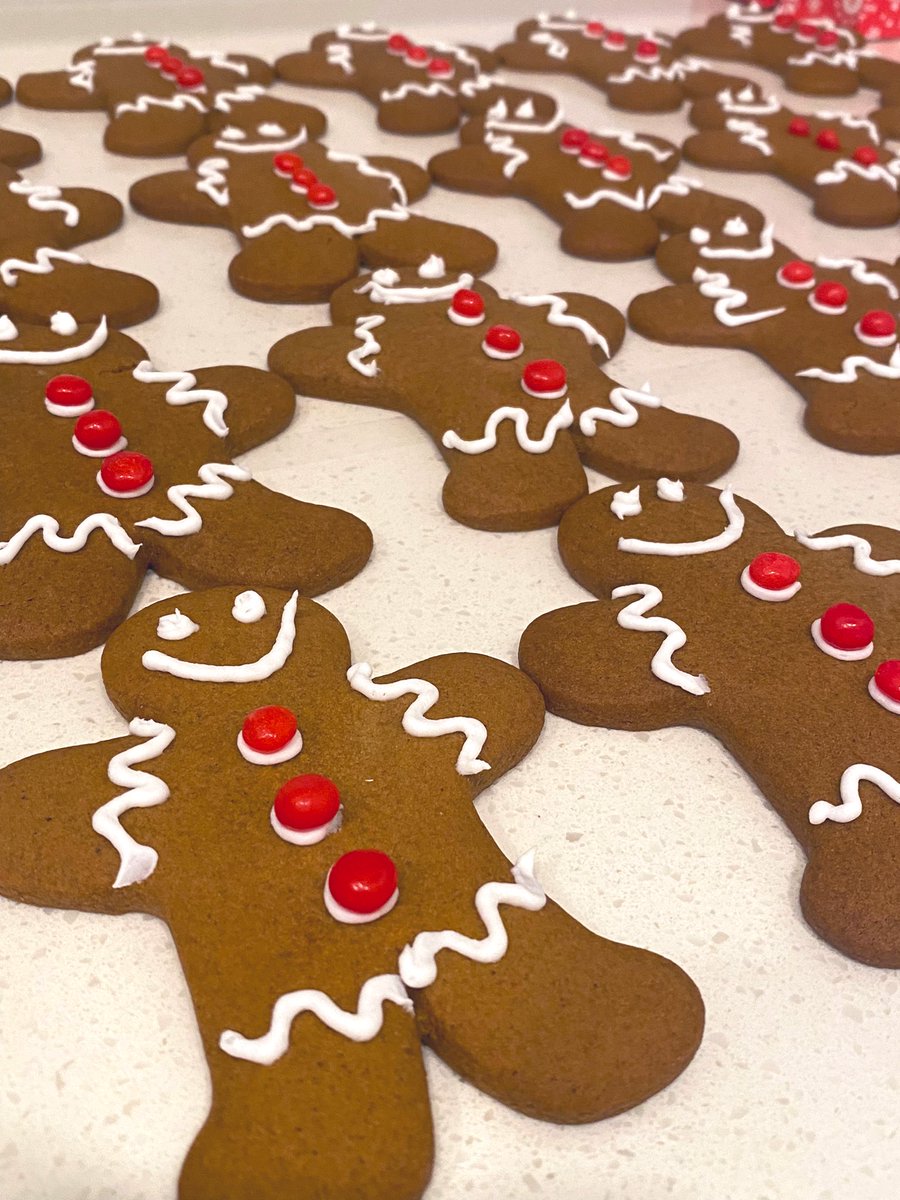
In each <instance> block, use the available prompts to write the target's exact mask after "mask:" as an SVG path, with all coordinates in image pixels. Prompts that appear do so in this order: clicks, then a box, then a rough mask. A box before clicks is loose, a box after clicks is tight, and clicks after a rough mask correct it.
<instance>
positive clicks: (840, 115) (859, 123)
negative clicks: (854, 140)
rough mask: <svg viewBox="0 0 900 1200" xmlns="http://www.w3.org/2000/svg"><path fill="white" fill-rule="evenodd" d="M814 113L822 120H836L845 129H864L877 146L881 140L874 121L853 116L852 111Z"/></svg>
mask: <svg viewBox="0 0 900 1200" xmlns="http://www.w3.org/2000/svg"><path fill="white" fill-rule="evenodd" d="M815 115H816V116H817V117H820V118H821V119H822V120H823V121H837V122H838V123H839V124H841V125H843V126H845V128H847V129H864V130H865V131H866V133H867V134H868V136H869V140H870V141H871V142H873V143H874V145H876V146H877V145H879V144H880V142H881V135H880V133H879V132H878V127H877V126H876V124H875V122H874V121H872V120H870V119H869V118H868V117H859V116H854V115H853V114H852V113H845V112H823V111H819V112H817V113H816V114H815Z"/></svg>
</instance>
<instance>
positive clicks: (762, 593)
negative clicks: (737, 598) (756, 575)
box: [741, 566, 802, 604]
mask: <svg viewBox="0 0 900 1200" xmlns="http://www.w3.org/2000/svg"><path fill="white" fill-rule="evenodd" d="M801 586H802V585H801V583H800V580H799V579H798V580H797V581H796V582H795V583H789V584H788V586H787V587H783V588H764V587H760V585H759V584H758V583H757V582H756V581H755V580H754V579H752V578H751V576H750V567H749V566H746V567H744V569H743V571H741V587H742V588H743V589H744V591H745V592H749V594H750V595H751V596H754V597H755V598H756V599H757V600H771V601H773V602H774V603H775V604H780V603H782V602H783V601H784V600H791V599H792V598H793V597H794V596H796V595H797V593H798V592H799V591H800V588H801Z"/></svg>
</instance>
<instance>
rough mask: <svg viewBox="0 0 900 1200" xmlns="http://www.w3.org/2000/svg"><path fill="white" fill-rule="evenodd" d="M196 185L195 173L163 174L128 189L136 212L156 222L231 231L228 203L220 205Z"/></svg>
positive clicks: (172, 172)
mask: <svg viewBox="0 0 900 1200" xmlns="http://www.w3.org/2000/svg"><path fill="white" fill-rule="evenodd" d="M197 182H198V175H197V172H196V171H194V170H188V171H163V172H160V173H159V174H158V175H148V176H147V177H146V178H144V179H138V180H136V181H135V182H134V183H133V184H132V185H131V188H130V189H129V192H128V199H129V202H130V204H131V207H132V208H133V209H135V210H136V211H137V212H139V213H141V214H142V215H143V216H145V217H153V218H154V220H157V221H172V222H176V223H179V224H182V223H185V222H186V223H188V224H190V225H212V226H217V227H219V228H222V229H230V228H231V218H230V214H229V208H228V205H227V203H226V204H217V203H216V202H215V201H214V200H213V199H212V198H211V197H210V196H209V194H208V193H207V192H205V191H201V190H200V189H199V188H198V186H197ZM201 182H202V179H201Z"/></svg>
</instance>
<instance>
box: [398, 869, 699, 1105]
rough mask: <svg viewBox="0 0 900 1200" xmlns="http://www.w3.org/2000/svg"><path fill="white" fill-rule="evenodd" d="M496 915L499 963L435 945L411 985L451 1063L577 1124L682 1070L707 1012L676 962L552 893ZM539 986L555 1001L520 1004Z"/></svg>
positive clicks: (431, 1039) (513, 1099)
mask: <svg viewBox="0 0 900 1200" xmlns="http://www.w3.org/2000/svg"><path fill="white" fill-rule="evenodd" d="M498 878H502V876H499V875H498ZM501 914H502V919H503V924H504V927H505V928H506V931H507V934H508V937H509V949H508V950H507V952H506V954H505V955H504V957H503V958H502V959H501V960H500V961H499V962H498V963H496V964H494V965H492V966H491V967H489V968H487V967H485V966H484V965H483V964H479V963H473V962H471V961H469V960H468V959H466V958H463V957H462V956H461V955H454V954H449V953H447V954H442V955H441V956H440V960H439V961H440V970H439V972H438V976H437V979H436V981H435V982H434V984H432V985H431V986H430V987H428V988H426V989H425V990H424V991H422V992H421V993H417V994H416V1013H417V1016H418V1018H419V1021H420V1024H421V1025H422V1027H423V1029H424V1033H425V1039H426V1041H427V1042H428V1043H429V1044H430V1045H432V1046H433V1048H434V1049H435V1050H436V1051H437V1053H438V1054H439V1055H440V1056H441V1057H442V1058H443V1059H444V1060H445V1061H446V1062H447V1063H448V1064H449V1065H450V1066H451V1067H452V1068H453V1070H454V1071H456V1072H458V1073H459V1074H460V1075H462V1076H463V1077H464V1078H466V1079H468V1080H470V1081H471V1082H472V1083H474V1084H475V1085H476V1086H477V1087H479V1088H481V1090H482V1091H485V1092H487V1093H488V1094H490V1095H494V1096H498V1097H500V1098H502V1099H503V1101H504V1103H506V1104H508V1105H510V1106H511V1107H513V1108H517V1109H519V1110H520V1111H521V1112H524V1113H526V1114H527V1115H528V1116H531V1117H537V1118H538V1119H541V1120H549V1121H559V1122H563V1123H576V1122H584V1121H597V1120H600V1119H601V1118H603V1117H610V1116H613V1115H614V1114H615V1113H619V1112H623V1111H624V1110H625V1109H628V1108H632V1107H633V1106H634V1105H636V1104H639V1103H640V1102H641V1101H643V1100H646V1099H647V1097H648V1096H652V1095H653V1094H654V1093H656V1092H658V1091H659V1090H660V1089H661V1088H664V1087H665V1086H666V1085H667V1084H669V1083H671V1081H672V1080H673V1079H675V1078H676V1077H677V1076H678V1075H679V1074H680V1073H681V1072H682V1071H683V1070H684V1069H685V1067H686V1066H687V1065H688V1063H689V1062H690V1060H691V1059H692V1058H693V1056H694V1054H695V1052H696V1050H697V1047H698V1046H699V1044H700V1039H701V1037H702V1034H703V1022H704V1009H703V1001H702V999H701V998H700V994H699V992H698V991H697V988H696V985H695V984H694V983H693V981H692V980H691V979H690V978H689V977H688V976H687V975H686V974H685V973H684V972H683V971H682V970H681V969H680V968H679V967H677V966H676V965H675V964H674V963H673V962H670V961H669V960H668V959H666V958H662V957H661V956H659V955H656V954H653V953H651V952H649V951H647V950H640V949H636V948H634V947H631V946H623V945H620V944H618V943H616V942H611V941H607V940H606V939H604V938H601V937H598V936H597V935H596V934H594V933H592V932H591V931H590V930H588V929H585V927H584V926H583V925H580V924H579V923H578V922H577V921H576V920H574V919H573V918H572V917H570V916H569V915H568V914H567V913H565V912H563V910H562V909H561V908H559V907H557V905H555V904H553V902H552V901H550V902H548V903H547V904H546V906H545V907H544V908H542V909H541V910H540V911H539V912H527V911H523V910H522V909H517V908H514V907H512V906H507V907H504V908H502V909H501ZM536 994H537V995H541V996H544V997H551V998H552V999H551V1000H550V1001H549V1002H548V1003H542V1004H537V1005H533V1004H529V1003H525V1000H526V998H527V997H529V996H534V995H536ZM598 1002H599V1004H600V1006H601V1008H602V1014H603V1015H602V1019H600V1020H599V1021H598V1019H597V1014H598V1009H597V1005H598ZM536 1047H540V1053H536Z"/></svg>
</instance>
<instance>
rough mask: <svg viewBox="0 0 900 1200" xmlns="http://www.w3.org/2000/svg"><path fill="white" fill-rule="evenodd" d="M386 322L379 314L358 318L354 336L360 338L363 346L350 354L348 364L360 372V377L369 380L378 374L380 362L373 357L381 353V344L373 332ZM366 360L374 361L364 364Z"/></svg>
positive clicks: (357, 347)
mask: <svg viewBox="0 0 900 1200" xmlns="http://www.w3.org/2000/svg"><path fill="white" fill-rule="evenodd" d="M384 322H385V318H384V317H383V316H381V315H380V314H378V313H373V314H371V315H370V316H364V317H357V318H356V325H355V327H354V330H353V336H354V337H356V338H359V339H360V340H361V342H362V345H361V346H356V347H355V348H354V349H353V350H351V351H350V352H349V353H348V355H347V362H348V363H349V364H350V366H351V367H352V368H353V370H354V371H359V373H360V375H365V376H366V378H367V379H374V378H375V376H376V375H377V374H378V362H377V360H376V359H374V358H372V355H374V354H378V353H380V351H381V343H380V342H379V341H377V340H376V338H375V336H374V335H373V333H372V330H373V329H377V328H378V326H379V325H383V324H384ZM366 358H372V361H371V362H363V359H366Z"/></svg>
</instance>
